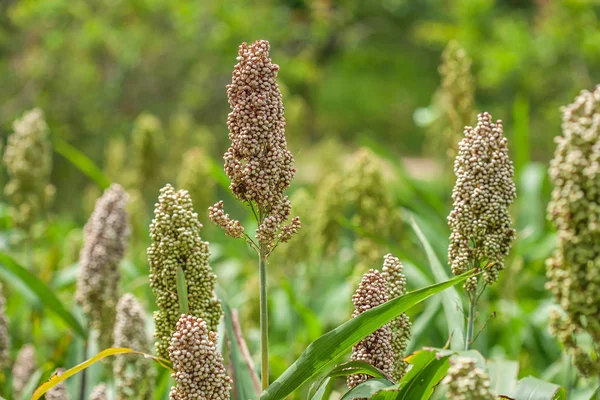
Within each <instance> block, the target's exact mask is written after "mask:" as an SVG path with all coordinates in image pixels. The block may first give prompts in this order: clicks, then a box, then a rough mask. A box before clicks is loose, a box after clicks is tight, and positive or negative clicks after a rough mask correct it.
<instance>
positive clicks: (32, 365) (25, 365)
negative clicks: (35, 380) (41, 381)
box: [12, 344, 37, 399]
mask: <svg viewBox="0 0 600 400" xmlns="http://www.w3.org/2000/svg"><path fill="white" fill-rule="evenodd" d="M36 369H37V364H36V360H35V348H34V347H33V345H32V344H26V345H24V346H23V347H21V349H20V350H19V352H18V353H17V359H16V360H15V363H14V365H13V367H12V385H13V396H14V398H15V399H20V398H21V392H22V391H23V389H24V388H25V385H27V382H29V378H31V375H33V373H34V372H35V370H36Z"/></svg>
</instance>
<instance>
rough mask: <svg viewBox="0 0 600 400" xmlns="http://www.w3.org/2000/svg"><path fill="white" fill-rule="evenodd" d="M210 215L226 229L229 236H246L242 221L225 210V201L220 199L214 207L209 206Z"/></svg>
mask: <svg viewBox="0 0 600 400" xmlns="http://www.w3.org/2000/svg"><path fill="white" fill-rule="evenodd" d="M208 217H209V218H210V219H211V220H212V221H213V222H214V223H215V224H217V225H218V226H220V227H221V228H223V229H224V230H225V233H227V235H228V236H231V237H234V238H241V237H243V236H244V227H243V226H242V224H240V221H238V220H235V219H232V218H230V217H229V214H225V211H223V201H219V202H218V203H217V204H215V205H214V206H212V207H208Z"/></svg>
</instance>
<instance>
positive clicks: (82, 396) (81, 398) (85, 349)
mask: <svg viewBox="0 0 600 400" xmlns="http://www.w3.org/2000/svg"><path fill="white" fill-rule="evenodd" d="M88 332H89V329H88ZM87 353H88V341H87V339H86V340H84V341H83V361H84V362H85V361H86V360H87V357H88V356H87ZM85 385H86V368H84V370H83V371H81V387H80V390H79V400H85Z"/></svg>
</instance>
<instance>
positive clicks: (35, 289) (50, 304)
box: [0, 253, 88, 339]
mask: <svg viewBox="0 0 600 400" xmlns="http://www.w3.org/2000/svg"><path fill="white" fill-rule="evenodd" d="M0 268H3V269H4V270H5V271H6V272H8V273H9V274H10V275H12V277H13V279H10V280H7V283H9V284H10V283H11V282H12V281H13V280H15V281H18V282H20V283H23V284H24V286H26V287H27V288H28V289H29V290H30V291H31V292H32V293H33V294H35V296H36V297H37V298H38V299H39V304H40V305H41V306H43V307H45V308H46V309H48V310H50V311H52V312H54V313H55V314H56V315H57V316H58V317H60V318H61V319H62V320H63V321H64V322H65V323H66V324H67V325H68V326H69V327H70V328H71V329H73V331H75V333H77V334H78V335H79V336H81V337H82V338H84V339H85V338H87V336H88V333H87V331H86V330H85V329H84V327H83V326H82V325H81V323H79V321H78V320H77V319H76V318H75V317H74V316H73V314H71V313H70V312H69V311H68V309H67V308H66V307H65V306H64V305H63V303H62V302H61V301H60V300H59V299H58V297H56V294H54V292H53V291H52V290H51V289H50V288H48V286H46V285H45V284H44V282H42V281H41V280H40V279H39V278H38V277H37V276H35V275H33V274H32V273H31V272H29V271H28V270H27V269H25V268H23V267H22V266H20V265H19V264H18V263H17V262H16V261H15V260H13V259H12V258H11V257H10V256H9V255H7V254H5V253H0Z"/></svg>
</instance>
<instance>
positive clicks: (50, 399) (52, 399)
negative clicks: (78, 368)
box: [46, 368, 71, 400]
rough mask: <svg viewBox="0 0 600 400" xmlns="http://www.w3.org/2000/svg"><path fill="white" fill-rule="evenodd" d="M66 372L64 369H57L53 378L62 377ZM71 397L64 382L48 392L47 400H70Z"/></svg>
mask: <svg viewBox="0 0 600 400" xmlns="http://www.w3.org/2000/svg"><path fill="white" fill-rule="evenodd" d="M64 372H65V370H64V369H62V368H59V369H57V370H56V371H55V372H54V374H53V376H54V375H56V376H60V375H62V374H63V373H64ZM70 398H71V397H70V396H69V392H68V391H67V386H66V385H65V383H64V382H61V383H59V384H58V385H56V386H54V387H53V388H52V389H50V390H48V392H46V400H69V399H70Z"/></svg>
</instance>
